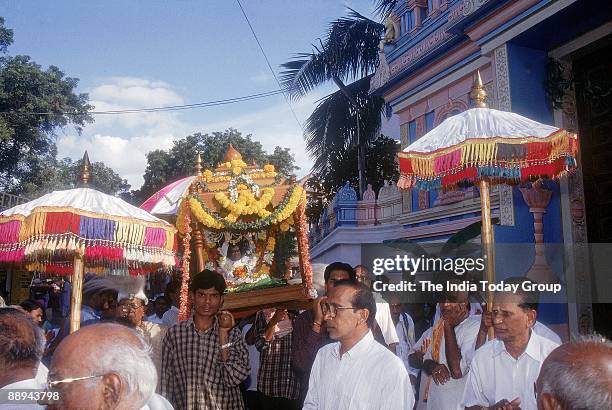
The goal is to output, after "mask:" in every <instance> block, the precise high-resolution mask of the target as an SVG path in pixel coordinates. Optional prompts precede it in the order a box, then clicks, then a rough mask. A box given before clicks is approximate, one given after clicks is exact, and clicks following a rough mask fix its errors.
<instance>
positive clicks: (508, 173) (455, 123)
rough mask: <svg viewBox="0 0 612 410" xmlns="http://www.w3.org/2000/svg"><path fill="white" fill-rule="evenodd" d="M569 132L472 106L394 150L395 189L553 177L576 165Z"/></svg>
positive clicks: (575, 145) (574, 145) (574, 143)
mask: <svg viewBox="0 0 612 410" xmlns="http://www.w3.org/2000/svg"><path fill="white" fill-rule="evenodd" d="M577 149H578V140H577V137H576V135H575V134H572V133H570V132H567V131H565V130H563V129H559V128H556V127H552V126H549V125H544V124H541V123H539V122H536V121H533V120H530V119H528V118H525V117H523V116H521V115H518V114H514V113H511V112H505V111H498V110H494V109H490V108H472V109H469V110H467V111H464V112H462V113H460V114H457V115H454V116H452V117H449V118H447V119H446V120H444V121H443V122H442V123H441V124H440V125H438V126H437V127H436V128H434V129H433V130H431V131H430V132H428V133H427V134H425V135H424V136H423V137H421V138H419V139H418V140H417V141H415V142H414V143H413V144H411V145H410V146H408V147H407V148H406V149H404V151H403V152H401V153H400V154H399V163H400V173H401V176H400V180H399V182H398V187H399V188H411V187H415V188H416V189H420V190H429V189H438V188H449V187H453V186H457V185H459V186H460V185H462V184H471V183H475V182H477V181H478V180H480V179H481V178H486V179H487V180H489V181H491V182H502V183H509V182H510V183H511V182H521V181H529V180H531V179H537V178H539V177H555V176H558V175H559V174H561V173H562V172H564V171H567V170H571V169H573V168H575V166H576V152H577Z"/></svg>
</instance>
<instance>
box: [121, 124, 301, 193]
mask: <svg viewBox="0 0 612 410" xmlns="http://www.w3.org/2000/svg"><path fill="white" fill-rule="evenodd" d="M230 143H231V144H232V145H233V146H234V148H236V150H238V151H239V152H240V153H241V154H242V158H243V160H244V161H245V162H246V163H249V164H250V163H252V162H255V163H257V164H258V165H261V166H263V165H264V164H267V163H270V164H273V165H274V166H275V167H276V169H277V170H278V171H279V172H281V173H283V174H286V175H291V174H293V173H294V171H295V170H297V169H298V167H296V166H295V160H294V158H293V155H292V154H291V152H290V151H289V149H288V148H281V147H276V148H275V149H274V152H273V153H272V154H268V153H266V151H264V149H263V147H262V145H261V143H260V142H258V141H253V139H252V136H251V134H248V135H246V136H243V135H242V133H240V132H239V131H237V130H235V129H233V128H230V129H227V130H225V131H223V132H213V133H211V134H201V133H195V134H193V135H189V136H187V137H185V138H182V139H180V140H177V141H175V142H174V146H173V147H172V148H171V149H170V150H168V151H164V150H155V151H151V152H149V153H148V154H147V168H146V170H145V174H144V184H143V185H142V187H141V188H140V190H138V191H133V194H134V197H135V199H134V201H136V202H143V201H144V200H146V199H147V198H148V197H149V196H151V195H153V194H154V193H155V192H157V191H158V190H160V189H161V188H163V187H164V186H166V185H168V184H169V183H172V182H174V181H176V180H178V179H180V178H184V177H186V176H189V175H193V173H194V165H195V159H196V156H197V154H198V153H200V156H201V158H202V167H203V169H207V168H208V169H212V168H215V167H216V166H217V165H218V164H219V163H220V162H222V161H223V157H224V156H225V153H226V152H227V148H228V146H229V144H230Z"/></svg>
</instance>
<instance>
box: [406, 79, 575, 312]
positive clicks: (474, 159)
mask: <svg viewBox="0 0 612 410" xmlns="http://www.w3.org/2000/svg"><path fill="white" fill-rule="evenodd" d="M470 97H471V98H472V100H473V101H474V104H475V107H476V108H472V109H469V110H467V111H464V112H462V113H460V114H457V115H454V116H452V117H449V118H447V119H446V120H444V121H443V122H442V123H441V124H440V125H438V126H437V127H436V128H434V129H433V130H431V131H430V132H428V133H427V134H425V135H424V136H423V137H421V138H419V139H418V140H417V141H415V142H414V143H413V144H411V145H409V146H408V147H407V148H406V149H404V150H403V151H402V152H401V153H399V166H400V180H399V182H398V184H397V185H398V187H399V188H400V189H408V188H416V189H419V190H431V189H453V188H456V187H461V186H466V185H470V184H478V186H479V189H480V200H481V210H482V246H483V253H484V257H485V259H486V264H485V265H486V279H487V280H488V281H489V282H493V281H494V280H495V259H494V253H493V252H494V248H493V242H494V241H493V229H492V225H491V204H490V198H489V186H490V184H492V183H493V184H496V183H510V184H513V183H514V184H516V183H521V182H528V181H533V180H537V179H539V178H555V177H558V176H559V175H561V174H563V173H564V172H567V171H571V170H573V169H575V167H576V154H577V151H578V139H577V136H576V135H575V134H572V133H570V132H567V131H565V130H563V129H559V128H556V127H552V126H549V125H545V124H541V123H538V122H536V121H533V120H530V119H528V118H525V117H523V116H520V115H518V114H514V113H511V112H505V111H498V110H494V109H489V108H487V106H486V104H485V99H486V93H485V91H484V87H483V85H482V80H481V78H480V73H477V74H476V80H475V82H474V85H473V87H472V90H471V92H470ZM487 302H488V307H489V309H490V308H491V303H492V295H491V293H490V292H488V293H487Z"/></svg>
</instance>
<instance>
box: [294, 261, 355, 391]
mask: <svg viewBox="0 0 612 410" xmlns="http://www.w3.org/2000/svg"><path fill="white" fill-rule="evenodd" d="M323 279H324V280H325V295H326V296H322V297H320V298H318V299H315V301H314V302H313V304H312V309H310V310H306V311H304V312H302V313H300V315H299V316H298V317H297V318H296V319H295V321H294V322H293V332H292V335H291V337H292V341H291V343H292V346H293V347H292V349H291V364H292V365H293V368H294V370H295V371H296V372H297V374H298V376H299V378H300V388H301V392H300V403H302V402H303V401H304V398H305V397H306V392H307V391H308V380H309V378H310V369H311V367H312V363H313V362H314V359H315V357H316V355H317V352H318V351H319V349H320V348H321V346H324V345H326V344H328V343H331V342H332V340H331V339H330V338H329V336H328V334H327V329H326V326H325V320H324V318H323V311H322V305H323V304H324V303H325V301H326V300H327V295H329V293H330V292H331V289H333V287H334V284H335V283H336V282H337V281H340V280H346V279H351V280H355V271H354V270H353V267H352V266H351V265H349V264H348V263H342V262H334V263H331V264H329V265H327V267H326V268H325V272H323Z"/></svg>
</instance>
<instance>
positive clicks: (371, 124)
mask: <svg viewBox="0 0 612 410" xmlns="http://www.w3.org/2000/svg"><path fill="white" fill-rule="evenodd" d="M395 3H396V0H392V1H389V0H377V1H376V5H377V8H376V10H377V12H378V13H380V14H381V16H383V17H386V16H388V14H389V13H390V11H391V10H392V9H393V7H394V6H395ZM384 30H385V27H384V25H383V24H381V23H378V22H375V21H373V20H370V19H368V18H367V17H365V16H363V15H361V14H359V13H358V12H356V11H354V10H352V9H349V13H348V16H347V17H343V18H340V19H338V20H335V21H333V22H332V23H330V27H329V30H328V32H327V37H326V38H325V39H324V40H323V41H321V40H319V43H320V45H319V46H313V47H314V50H313V51H312V52H311V53H301V54H298V55H297V57H296V58H294V59H293V60H291V61H288V62H287V63H284V64H282V67H283V68H284V69H285V70H284V71H283V72H282V73H281V81H282V85H283V87H284V88H285V90H286V91H287V92H288V93H289V95H290V96H291V97H292V98H299V97H302V96H304V95H306V94H307V93H309V92H310V91H312V90H313V89H314V88H316V87H317V86H320V85H322V84H324V83H327V82H329V81H333V82H334V83H335V84H336V86H337V87H338V88H339V90H338V91H336V92H335V93H332V94H330V95H328V96H327V97H325V98H323V99H322V100H321V101H320V102H319V104H318V105H317V107H316V108H315V110H314V111H313V113H312V114H311V115H310V117H309V118H308V120H307V122H306V130H305V139H306V148H307V150H308V152H309V153H310V154H311V156H312V157H313V158H314V160H315V163H314V166H313V173H314V174H315V175H317V174H319V175H320V174H322V173H324V172H328V171H329V170H328V167H329V164H330V163H331V162H333V161H332V159H333V158H338V157H341V156H343V154H344V153H346V152H347V151H348V150H349V149H350V148H351V147H355V146H356V147H357V149H358V155H357V157H358V172H359V191H360V195H361V194H363V192H364V190H365V150H366V149H367V146H368V143H369V142H372V141H373V140H374V139H376V138H377V137H378V135H377V134H378V131H379V129H380V125H381V120H380V115H381V113H382V110H383V108H384V105H385V102H384V100H383V99H382V98H381V97H380V96H370V95H369V94H368V90H369V88H370V78H371V77H372V75H373V73H374V71H375V70H376V67H377V65H378V44H379V42H380V39H381V38H382V36H383V34H384ZM349 82H350V83H349ZM347 83H349V84H348V85H347Z"/></svg>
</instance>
